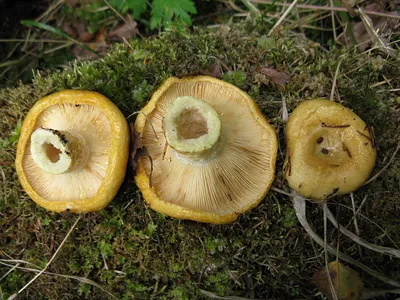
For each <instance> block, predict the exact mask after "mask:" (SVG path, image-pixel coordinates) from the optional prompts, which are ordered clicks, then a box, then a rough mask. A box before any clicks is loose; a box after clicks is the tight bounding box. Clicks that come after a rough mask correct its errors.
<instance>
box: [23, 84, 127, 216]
mask: <svg viewBox="0 0 400 300" xmlns="http://www.w3.org/2000/svg"><path fill="white" fill-rule="evenodd" d="M128 153H129V130H128V125H127V122H126V120H125V118H124V116H123V114H122V113H121V112H120V111H119V110H118V108H117V107H116V106H115V105H114V104H113V103H112V102H111V101H110V100H108V99H107V98H106V97H104V96H102V95H100V94H98V93H96V92H90V91H82V90H64V91H60V92H57V93H54V94H51V95H49V96H46V97H44V98H42V99H40V100H39V101H38V102H36V103H35V105H34V106H33V107H32V109H31V110H30V111H29V113H28V115H27V116H26V118H25V120H24V123H23V125H22V129H21V136H20V138H19V141H18V147H17V155H16V160H15V164H16V169H17V173H18V177H19V179H20V181H21V184H22V186H23V188H24V190H25V191H26V193H27V194H28V195H29V196H30V197H31V198H32V200H34V201H35V202H36V203H37V204H39V205H40V206H42V207H44V208H46V209H48V210H51V211H55V212H62V211H65V210H69V211H71V212H75V213H80V212H88V211H97V210H100V209H102V208H104V207H105V206H107V204H108V203H109V202H110V201H111V200H112V199H113V198H114V196H115V194H116V193H117V191H118V189H119V187H120V185H121V183H122V181H123V179H124V176H125V170H126V164H127V160H128Z"/></svg>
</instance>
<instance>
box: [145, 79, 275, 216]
mask: <svg viewBox="0 0 400 300" xmlns="http://www.w3.org/2000/svg"><path fill="white" fill-rule="evenodd" d="M182 94H185V95H187V96H191V97H195V98H197V99H201V100H203V101H205V102H207V103H208V104H209V105H211V106H212V108H213V109H214V110H215V111H216V113H217V114H218V117H219V120H220V122H221V134H220V135H221V137H223V138H222V140H221V144H222V145H221V149H220V150H219V153H218V155H217V157H214V158H213V159H212V160H209V161H208V162H205V163H204V164H202V165H196V164H190V163H188V162H187V161H185V160H182V159H179V157H178V155H177V153H176V151H174V150H173V149H172V148H170V147H167V148H166V149H165V144H166V139H165V137H164V135H163V134H159V138H158V139H157V138H155V137H154V133H153V131H152V128H151V126H150V123H149V122H147V123H146V125H145V128H144V131H143V136H142V144H143V146H145V147H146V148H147V150H148V151H149V154H150V156H151V157H152V160H153V173H152V175H151V178H152V184H153V187H154V191H155V192H156V194H157V196H158V197H159V198H160V199H162V200H163V201H166V202H170V203H174V204H177V205H180V206H183V207H186V208H190V209H194V210H197V211H204V212H209V213H214V214H219V215H226V214H231V213H234V212H238V213H239V212H243V211H244V210H245V208H249V207H251V206H252V205H254V203H255V202H256V201H259V200H260V199H261V198H262V197H263V196H264V195H265V193H266V191H267V190H268V187H269V186H270V184H271V183H272V180H273V178H274V174H273V173H274V166H275V157H274V155H275V151H274V150H272V149H273V148H274V146H275V145H276V138H275V136H272V131H270V130H266V129H265V128H264V127H263V126H262V125H261V124H260V123H259V122H258V121H257V116H255V115H253V113H252V111H251V109H250V108H249V105H248V102H247V101H245V100H244V99H243V96H242V95H241V94H240V93H238V92H237V91H236V90H233V89H232V88H229V87H225V86H221V85H218V84H215V83H210V82H185V83H178V84H174V85H172V86H171V87H170V88H169V89H168V90H167V91H166V92H165V93H164V94H163V96H162V97H161V98H160V99H159V101H158V103H157V105H156V108H155V110H154V111H153V112H152V114H151V115H150V116H149V117H150V120H151V123H152V124H153V126H154V128H155V130H156V132H160V133H161V132H163V127H162V120H163V116H164V114H165V112H166V110H167V109H168V107H169V105H170V103H171V102H172V101H173V100H174V99H176V98H177V97H178V96H179V95H182ZM165 150H166V151H165ZM141 163H143V165H144V167H145V170H146V174H147V176H150V168H151V166H150V161H149V159H147V158H142V159H141Z"/></svg>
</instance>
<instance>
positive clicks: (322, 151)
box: [321, 148, 329, 155]
mask: <svg viewBox="0 0 400 300" xmlns="http://www.w3.org/2000/svg"><path fill="white" fill-rule="evenodd" d="M321 153H322V154H325V155H328V154H329V150H328V149H326V148H322V149H321Z"/></svg>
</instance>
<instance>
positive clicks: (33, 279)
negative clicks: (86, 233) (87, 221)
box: [9, 216, 81, 300]
mask: <svg viewBox="0 0 400 300" xmlns="http://www.w3.org/2000/svg"><path fill="white" fill-rule="evenodd" d="M80 219H81V216H79V217H78V218H77V219H76V221H75V223H74V225H72V227H71V229H70V230H69V231H68V233H67V235H66V236H65V238H64V240H63V241H62V242H61V244H60V246H59V247H58V249H57V250H56V252H54V254H53V256H52V257H51V258H50V260H49V261H48V262H47V264H46V265H45V267H44V268H43V269H42V270H41V271H40V272H39V273H38V274H36V276H35V277H33V278H32V279H31V281H29V282H28V283H27V284H26V285H25V286H24V287H23V288H21V289H20V290H19V291H18V292H17V293H15V294H13V295H11V296H10V298H9V300H10V299H15V297H17V296H18V294H20V293H22V292H23V291H24V290H25V289H26V288H27V287H29V286H30V285H31V284H32V283H33V282H34V281H35V280H36V279H37V278H38V277H39V276H40V275H42V274H43V272H45V271H46V270H47V268H48V267H49V266H50V264H51V263H52V262H53V260H54V259H55V258H56V256H57V254H58V252H59V251H60V250H61V248H62V246H63V245H64V243H65V242H66V241H67V239H68V237H69V236H70V235H71V233H72V231H73V230H74V228H75V226H76V225H77V224H78V222H79V220H80Z"/></svg>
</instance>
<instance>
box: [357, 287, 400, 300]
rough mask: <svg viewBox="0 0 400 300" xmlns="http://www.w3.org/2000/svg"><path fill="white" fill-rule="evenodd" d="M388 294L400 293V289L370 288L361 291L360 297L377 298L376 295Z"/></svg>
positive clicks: (363, 299) (363, 298)
mask: <svg viewBox="0 0 400 300" xmlns="http://www.w3.org/2000/svg"><path fill="white" fill-rule="evenodd" d="M386 294H399V295H400V289H393V290H370V289H364V290H363V291H362V293H361V298H360V299H362V300H365V299H371V298H376V297H379V296H385V295H386ZM397 299H398V298H397Z"/></svg>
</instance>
